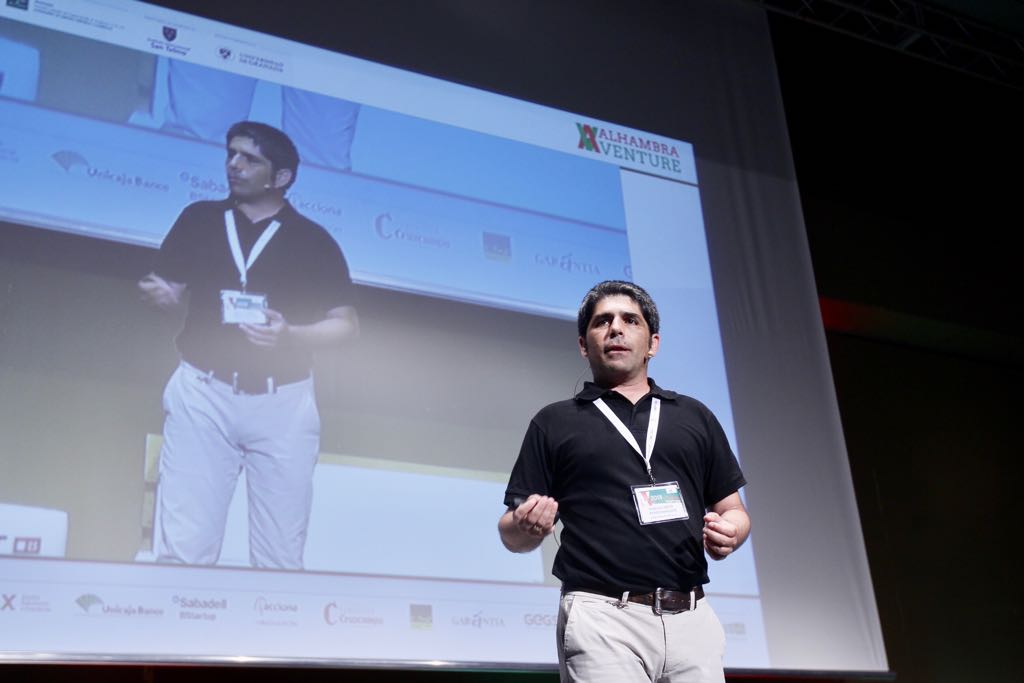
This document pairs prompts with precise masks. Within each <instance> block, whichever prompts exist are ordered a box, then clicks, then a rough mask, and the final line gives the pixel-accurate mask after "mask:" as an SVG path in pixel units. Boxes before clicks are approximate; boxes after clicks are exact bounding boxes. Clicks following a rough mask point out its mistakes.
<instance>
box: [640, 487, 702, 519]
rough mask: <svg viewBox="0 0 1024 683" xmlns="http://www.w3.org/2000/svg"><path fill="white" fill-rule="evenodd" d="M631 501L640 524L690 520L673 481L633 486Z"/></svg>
mask: <svg viewBox="0 0 1024 683" xmlns="http://www.w3.org/2000/svg"><path fill="white" fill-rule="evenodd" d="M633 501H634V502H635V503H636V512H637V514H638V515H639V516H640V523H641V524H660V523H661V522H674V521H676V520H680V519H689V518H690V515H689V514H687V512H686V504H685V503H683V492H682V491H680V490H679V484H678V483H676V482H674V481H670V482H668V483H666V484H651V485H647V486H634V487H633Z"/></svg>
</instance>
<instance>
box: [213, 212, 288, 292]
mask: <svg viewBox="0 0 1024 683" xmlns="http://www.w3.org/2000/svg"><path fill="white" fill-rule="evenodd" d="M224 227H225V228H226V229H227V231H228V244H229V245H230V246H231V256H233V257H234V259H235V266H236V267H237V268H238V279H239V281H241V283H242V291H243V292H244V291H245V283H246V282H247V281H248V279H249V277H248V273H249V269H250V268H252V264H254V263H256V259H257V258H259V255H260V254H261V253H263V248H264V247H266V246H267V242H269V241H270V238H271V237H273V236H274V233H275V232H277V229H278V228H280V227H281V223H280V222H279V221H273V222H272V223H271V224H270V225H268V226H267V227H266V229H265V230H264V231H263V234H262V235H260V237H259V239H258V240H256V244H254V245H252V249H251V250H250V251H249V258H248V259H243V258H242V245H241V244H239V242H238V228H237V227H235V214H234V212H233V211H232V210H231V209H228V210H227V211H225V212H224Z"/></svg>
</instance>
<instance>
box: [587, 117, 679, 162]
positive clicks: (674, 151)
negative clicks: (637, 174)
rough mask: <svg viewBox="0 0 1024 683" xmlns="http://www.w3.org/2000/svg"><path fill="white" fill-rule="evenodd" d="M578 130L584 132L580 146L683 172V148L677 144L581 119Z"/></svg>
mask: <svg viewBox="0 0 1024 683" xmlns="http://www.w3.org/2000/svg"><path fill="white" fill-rule="evenodd" d="M576 130H577V131H578V132H579V134H580V139H579V143H578V144H577V145H576V147H577V149H582V150H585V151H587V152H593V153H594V154H600V155H601V156H606V157H611V158H613V159H618V160H620V161H626V162H630V163H634V164H639V165H641V166H646V167H648V168H651V169H655V170H658V171H671V172H673V173H682V172H683V164H682V161H681V160H680V156H679V149H678V148H677V147H676V146H675V145H671V144H666V143H664V142H661V141H659V140H654V139H652V138H646V137H643V136H641V135H633V134H632V133H626V132H623V131H621V130H613V129H611V128H601V127H600V126H594V125H592V124H589V123H579V122H577V123H576Z"/></svg>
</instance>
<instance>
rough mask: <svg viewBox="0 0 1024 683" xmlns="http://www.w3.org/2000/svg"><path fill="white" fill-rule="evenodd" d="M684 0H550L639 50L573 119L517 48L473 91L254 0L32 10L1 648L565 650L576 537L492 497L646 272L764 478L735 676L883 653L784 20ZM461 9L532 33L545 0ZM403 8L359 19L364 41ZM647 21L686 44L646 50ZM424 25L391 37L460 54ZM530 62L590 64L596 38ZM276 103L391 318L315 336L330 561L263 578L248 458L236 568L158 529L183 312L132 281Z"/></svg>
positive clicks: (376, 317)
mask: <svg viewBox="0 0 1024 683" xmlns="http://www.w3.org/2000/svg"><path fill="white" fill-rule="evenodd" d="M167 4H174V3H167ZM556 4H557V3H556ZM680 4H683V3H680ZM683 5H684V6H682V7H673V8H670V9H666V8H661V9H660V10H659V11H663V12H668V13H669V18H670V19H672V20H673V21H669V22H661V23H660V24H659V25H658V27H656V28H655V27H653V23H652V22H654V18H653V17H651V16H648V15H647V14H645V12H647V10H629V9H628V8H617V7H612V6H609V7H604V6H603V5H600V4H599V5H592V4H589V3H567V5H566V6H564V7H562V8H550V7H547V6H546V3H532V4H531V3H527V4H526V6H527V7H529V8H530V11H532V12H533V13H534V14H533V15H531V16H532V18H533V19H537V18H539V19H540V23H545V22H547V23H548V25H549V27H551V26H554V27H562V28H566V29H567V27H569V26H572V25H576V24H577V22H575V21H574V20H573V19H572V18H571V17H570V14H571V12H570V11H569V10H570V9H575V10H576V11H578V12H579V13H580V16H581V17H584V18H581V19H580V20H579V21H580V22H581V23H579V24H578V29H577V30H578V31H582V32H584V33H589V35H590V36H591V37H593V38H596V39H601V40H604V41H605V42H604V43H603V44H604V45H605V48H606V49H607V50H608V51H609V52H610V53H611V57H610V58H613V59H615V60H619V61H620V62H621V66H620V67H617V69H618V70H617V71H614V72H609V73H607V74H605V76H604V78H603V79H602V78H601V77H597V76H594V75H590V76H586V77H582V78H583V79H584V82H585V83H586V84H591V85H592V84H593V83H594V82H595V79H597V80H603V81H604V82H605V84H606V87H605V88H593V87H591V88H589V89H586V88H583V89H581V92H579V93H575V94H574V95H567V96H566V97H567V98H569V99H572V98H573V97H574V98H575V99H572V101H551V100H547V104H553V105H556V106H557V107H558V108H555V107H553V106H547V104H538V103H536V102H537V101H545V98H544V97H543V96H534V97H528V93H521V92H517V93H516V94H517V95H519V97H520V98H523V99H517V98H514V97H511V96H510V95H509V94H501V93H502V92H503V91H504V92H508V91H510V90H514V88H511V87H509V86H508V85H507V83H506V82H503V81H502V79H501V76H500V74H499V75H498V76H497V77H496V80H495V81H493V82H488V81H486V76H483V77H481V79H482V80H480V81H478V82H477V83H476V85H483V86H484V87H486V88H487V89H486V90H484V89H479V88H474V87H468V86H466V85H460V84H458V83H455V82H452V81H446V80H442V79H441V78H438V77H436V76H426V75H423V74H421V73H416V72H414V71H409V70H402V69H398V68H394V67H391V66H386V65H384V64H381V63H375V62H371V61H367V60H364V59H359V58H355V57H351V56H347V55H344V54H341V52H331V51H327V50H325V49H322V48H319V47H313V46H311V45H307V44H303V43H300V42H295V41H294V40H290V39H285V38H282V37H277V36H272V35H268V34H267V33H259V32H256V31H253V30H250V29H248V28H242V27H241V26H238V25H234V24H244V23H245V17H244V16H237V17H230V19H231V23H221V22H218V21H213V20H210V19H206V18H200V17H197V16H193V15H190V14H186V13H183V12H180V11H176V10H173V9H169V8H166V7H158V6H155V5H148V4H144V3H135V2H128V1H120V0H116V1H115V0H103V1H98V0H97V1H89V0H31V1H30V0H24V1H17V2H7V3H6V6H4V7H2V8H0V109H2V110H3V113H2V115H0V169H2V183H0V219H2V220H3V221H4V223H3V226H2V237H0V245H2V247H0V276H2V280H0V284H2V288H0V405H2V410H0V463H2V470H0V594H2V597H3V603H2V604H3V608H2V609H0V627H2V628H3V631H4V633H5V636H4V639H3V643H2V645H0V647H2V648H3V649H2V652H0V659H2V660H6V661H37V660H39V659H47V660H54V659H56V660H59V661H98V660H102V661H111V660H113V661H147V662H181V661H237V659H238V658H251V660H252V661H272V662H291V661H294V662H317V663H327V664H333V665H338V666H342V665H344V666H352V665H355V666H360V665H365V666H396V667H418V666H427V665H442V666H443V665H452V666H462V667H465V666H470V667H474V666H478V667H487V668H495V667H498V668H508V669H551V668H553V667H554V665H555V662H556V652H555V647H554V623H555V617H556V611H557V600H558V594H559V586H558V582H557V580H556V579H555V578H554V577H552V576H551V573H550V567H551V561H552V558H553V556H554V553H555V552H556V550H557V546H556V544H555V540H554V539H553V538H551V539H548V540H547V541H545V543H544V545H543V547H542V548H541V549H540V550H538V551H535V552H533V553H529V554H525V555H514V554H511V553H509V552H507V551H506V550H505V549H504V548H503V547H502V545H501V543H500V541H499V539H498V535H497V531H496V523H497V519H498V517H499V516H500V515H501V513H502V512H503V511H504V508H503V506H502V498H503V493H504V488H505V483H506V481H507V477H508V472H509V470H510V468H511V465H512V463H513V462H514V459H515V456H516V453H517V452H518V448H519V444H520V441H521V439H522V436H523V432H524V430H525V428H526V425H527V423H528V422H529V420H530V418H531V416H532V415H533V414H534V413H535V412H536V411H537V410H538V409H539V408H540V407H542V406H543V405H545V404H546V403H550V402H552V401H555V400H560V399H563V398H568V397H570V396H572V395H573V394H574V392H575V390H578V388H579V386H580V385H581V383H582V381H583V379H585V378H587V377H588V375H587V373H586V365H585V363H584V361H583V360H582V359H581V358H580V356H579V352H578V350H577V348H576V332H575V312H576V308H577V306H578V304H579V300H580V299H581V297H582V295H583V294H584V293H585V292H586V290H587V289H589V287H590V286H592V285H593V284H594V283H596V282H597V281H599V280H603V279H626V280H632V281H635V282H637V283H639V284H642V285H643V286H645V287H646V288H647V289H648V290H649V291H650V292H651V293H652V295H653V296H654V298H655V300H656V301H657V302H658V303H659V307H660V308H661V315H662V320H663V328H662V340H663V341H662V351H661V353H660V354H659V356H658V358H657V359H656V362H655V363H654V364H653V365H652V375H653V376H654V377H655V378H656V379H657V381H658V382H659V384H661V385H662V386H666V387H671V388H673V389H676V390H679V391H681V392H684V393H687V394H689V395H692V396H695V397H697V398H699V399H700V400H701V401H703V402H704V403H705V404H707V405H708V406H709V407H710V408H711V409H712V410H713V411H714V412H715V414H716V415H717V416H718V418H719V420H720V421H721V423H722V425H723V427H724V429H725V431H726V434H727V435H728V437H729V440H730V443H731V444H732V445H733V448H734V450H735V451H736V453H737V454H738V457H739V458H740V461H741V464H742V466H743V468H744V472H745V473H746V476H747V479H748V480H749V482H750V484H749V486H748V487H747V489H746V490H745V491H744V495H745V497H746V502H747V504H748V506H749V508H750V511H751V516H752V518H753V522H754V533H753V535H752V537H751V540H750V542H748V543H747V544H746V545H745V546H744V547H743V549H742V550H741V552H739V553H738V554H737V555H735V556H733V557H730V558H729V559H728V560H727V561H725V562H720V563H712V566H711V568H710V575H711V583H710V584H709V585H708V587H707V589H708V594H709V596H710V600H711V601H712V604H713V605H714V607H715V609H716V611H717V613H718V614H719V616H720V618H721V620H722V622H723V625H724V627H725V630H726V635H727V639H728V645H727V653H726V665H727V667H728V668H729V669H731V670H777V671H779V670H814V671H837V672H839V671H841V672H878V671H885V670H886V666H887V665H886V659H885V653H884V648H883V646H882V641H881V633H880V627H879V623H878V616H877V611H876V609H875V602H874V594H873V591H872V588H871V583H870V576H869V572H868V566H867V560H866V557H865V553H864V547H863V541H862V538H861V533H860V527H859V522H858V517H857V509H856V503H855V500H854V497H853V490H852V486H851V483H850V477H849V471H848V465H847V463H846V455H845V448H844V445H843V439H842V430H841V426H840V424H839V419H838V412H837V409H836V404H835V396H834V391H833V388H832V385H831V378H830V371H829V366H828V359H827V354H826V349H825V344H824V335H823V333H822V329H821V321H820V316H819V314H818V312H817V309H816V298H815V294H814V282H813V274H812V272H811V268H810V263H809V258H808V254H807V246H806V240H805V237H804V234H803V225H802V219H801V217H800V212H799V203H798V196H797V190H796V184H795V180H794V178H793V173H792V164H791V160H790V155H789V151H788V147H787V142H786V132H785V127H784V121H783V118H782V114H781V103H780V101H779V96H778V89H777V86H776V82H775V75H774V67H773V65H772V62H771V51H770V45H769V42H768V38H767V28H766V25H765V22H764V18H763V16H762V15H761V13H760V12H759V11H758V10H754V9H752V8H750V7H748V6H746V5H743V4H741V3H735V4H734V3H731V2H725V3H692V4H683ZM585 8H586V9H585ZM435 9H436V13H437V17H436V19H437V22H438V26H441V25H442V24H447V25H449V26H454V25H458V22H460V21H461V22H473V21H479V22H480V24H479V30H480V31H483V32H484V34H485V35H486V31H487V30H494V31H496V33H497V36H498V37H499V38H500V37H502V36H504V37H505V38H506V39H507V38H508V35H507V34H505V33H502V31H501V29H499V28H497V27H498V26H499V25H500V24H501V23H502V22H503V20H508V19H516V18H518V19H522V14H519V12H524V11H525V10H524V9H523V8H519V9H518V10H517V9H515V8H507V7H504V5H503V4H502V3H482V4H481V6H477V7H476V8H475V9H471V8H470V5H469V4H465V5H459V4H448V5H445V4H443V3H441V4H438V5H437V6H436V8H435ZM631 11H633V12H635V15H630V14H629V13H630V12H631ZM651 11H654V10H651ZM239 12H240V13H241V12H242V10H241V5H240V6H239ZM377 12H379V13H380V16H377V15H375V14H374V10H373V9H369V8H363V9H361V10H358V11H357V10H355V9H351V16H350V19H351V25H349V26H347V27H345V28H344V29H343V30H340V31H339V33H338V44H337V45H331V46H330V47H332V48H335V49H338V50H340V51H343V50H344V48H345V45H344V38H345V35H346V31H347V32H348V33H347V35H350V36H354V35H356V33H358V32H359V31H361V30H362V31H365V30H367V28H368V27H371V26H374V25H375V23H376V22H378V21H380V20H381V18H383V17H387V16H388V13H387V10H377ZM487 12H493V13H494V17H495V18H496V19H495V21H493V22H488V21H483V20H482V19H481V17H483V16H484V14H486V13H487ZM503 13H504V14H503ZM287 16H288V14H287V12H283V11H282V13H281V18H282V21H283V22H284V24H282V25H287ZM630 17H634V18H635V19H636V20H637V21H647V22H648V23H647V25H646V28H647V30H649V31H651V32H652V34H651V35H648V36H647V37H646V39H647V40H648V41H652V42H653V43H654V44H655V49H654V50H652V51H653V52H656V51H657V50H667V49H672V50H677V52H674V53H672V54H671V55H670V56H669V58H667V59H665V60H664V61H663V62H658V63H655V62H653V61H651V52H652V51H647V52H645V51H643V50H640V51H639V52H636V53H634V52H635V51H633V50H631V49H630V44H629V42H628V41H623V42H621V43H620V44H618V45H616V43H615V41H614V40H612V38H614V37H616V36H619V37H621V36H622V31H621V27H620V24H621V22H622V21H623V20H624V19H625V18H630ZM307 21H309V19H307ZM654 23H657V22H654ZM294 24H295V27H294V28H293V30H295V31H301V22H300V21H299V20H298V19H295V20H294ZM517 26H518V27H519V29H522V28H523V27H522V24H518V25H517ZM388 30H389V29H388V28H387V27H379V31H380V39H381V40H382V41H385V42H386V38H387V37H388V33H387V32H388ZM448 30H449V31H453V32H454V33H458V31H455V30H453V29H448ZM438 31H439V32H440V33H441V34H442V35H446V34H444V29H438ZM282 33H283V34H285V35H289V37H291V38H294V37H298V38H301V37H302V36H301V35H298V36H296V35H293V34H290V33H289V32H288V31H286V30H283V29H282ZM427 33H429V31H427ZM545 35H548V34H545ZM576 37H577V38H579V39H580V40H582V38H580V37H579V36H576ZM419 40H421V42H420V43H416V42H415V41H413V42H412V43H406V44H404V45H403V46H402V47H401V48H395V50H396V51H395V53H394V57H392V61H394V62H399V63H403V65H404V66H409V62H410V60H414V59H415V55H416V54H417V52H418V51H425V52H428V53H429V51H430V50H431V49H433V50H435V51H437V50H440V49H442V48H441V47H440V42H441V41H437V40H435V41H432V39H431V38H430V37H428V36H424V37H421V38H420V39H419ZM548 40H553V38H551V36H550V35H548ZM496 42H497V43H498V44H499V47H498V48H496V49H509V48H508V45H514V44H515V41H506V42H507V43H508V44H507V45H505V47H504V48H501V45H500V44H501V42H502V41H501V40H497V39H496ZM665 46H673V47H671V48H668V47H665ZM541 52H543V50H541ZM410 55H411V56H410ZM514 56H515V58H516V59H522V62H523V64H522V67H521V68H522V69H523V73H527V74H530V73H532V74H536V75H537V77H538V78H542V76H540V75H541V74H546V73H551V74H556V75H557V74H561V75H562V78H563V81H562V82H564V79H565V78H566V76H565V74H566V73H567V72H568V71H570V70H571V69H573V68H575V64H576V63H575V62H572V61H571V58H569V57H567V58H566V62H565V66H561V67H559V66H554V67H552V66H551V62H550V60H549V59H548V58H549V57H550V55H545V54H538V55H531V54H530V50H529V49H527V48H526V47H523V52H522V54H520V55H514ZM531 60H532V61H531ZM631 60H632V61H631ZM499 71H500V70H499ZM481 73H483V74H486V69H485V68H484V69H482V71H481ZM501 73H506V74H507V71H501ZM438 75H441V76H444V75H445V74H438ZM552 77H556V76H552ZM506 78H507V76H506ZM587 79H590V80H587ZM623 79H633V80H634V81H643V82H645V83H646V84H643V83H640V84H638V83H635V82H634V83H631V84H630V85H628V86H626V85H623V87H622V88H617V87H616V83H620V82H622V80H623ZM638 90H641V91H644V90H646V91H651V90H657V91H658V94H657V96H656V97H651V99H650V101H649V102H648V104H650V102H652V101H654V102H656V101H660V102H661V103H662V107H661V108H659V109H658V110H657V111H652V110H646V109H643V108H641V107H640V105H638V104H637V103H635V102H634V101H633V100H631V98H630V95H629V94H630V93H635V92H637V91H638ZM530 99H533V100H534V101H529V100H530ZM556 99H557V98H556ZM572 112H580V113H572ZM587 112H590V113H587ZM243 119H249V120H255V121H262V122H266V123H269V124H271V125H274V126H276V127H279V128H282V129H283V130H285V131H286V132H287V133H288V134H289V135H290V136H291V137H292V138H293V140H294V141H295V143H296V145H297V147H298V150H299V153H300V156H301V158H302V163H301V165H300V167H299V169H298V173H297V180H296V182H295V185H294V186H293V187H292V188H291V189H290V190H289V192H288V198H289V200H290V202H291V203H292V204H293V206H294V207H295V208H296V209H297V210H298V211H299V212H300V213H301V214H303V215H305V216H307V217H308V218H310V219H312V220H314V221H316V222H317V223H319V224H321V225H322V226H324V228H326V229H327V231H328V232H329V233H330V235H331V237H332V238H333V239H334V240H335V241H336V242H337V244H338V245H339V246H340V248H341V249H342V251H343V253H344V255H345V258H346V260H347V263H348V266H349V269H350V273H351V277H352V280H353V282H354V283H355V285H356V296H355V299H354V301H353V304H354V306H355V308H356V309H357V311H358V314H359V319H360V326H361V334H360V336H359V338H358V339H356V340H354V341H351V342H349V343H348V344H346V345H344V346H343V347H341V348H338V349H336V350H331V351H326V352H323V353H320V354H318V356H317V358H316V363H315V381H316V392H317V401H318V404H319V409H320V419H321V425H322V431H321V441H320V456H319V459H318V461H317V463H316V466H315V469H314V475H313V481H314V491H313V503H312V512H311V517H310V525H309V533H308V538H307V541H306V545H305V555H304V565H303V569H302V570H301V571H271V570H259V569H254V568H252V567H250V553H249V551H250V549H249V547H248V515H247V501H246V487H245V484H244V482H241V483H239V485H238V487H237V488H236V490H235V494H234V498H233V499H232V501H231V506H230V510H229V513H228V520H227V532H226V535H225V539H224V544H223V547H222V549H221V552H220V555H219V559H218V561H217V562H216V565H215V566H187V565H172V564H165V563H161V562H156V561H155V560H156V558H155V556H154V552H153V539H154V538H155V537H157V536H159V534H160V532H161V530H160V528H159V520H158V519H157V518H155V517H154V508H155V505H156V500H157V497H158V496H159V495H160V490H159V489H160V487H159V483H160V482H159V480H158V478H157V476H156V472H157V470H158V467H159V457H160V447H161V439H162V436H161V433H162V427H161V425H162V420H163V409H162V406H161V392H162V390H163V386H164V383H165V382H166V381H167V378H168V377H169V376H170V375H171V373H172V372H173V371H174V368H175V367H176V366H177V364H178V357H177V353H176V351H175V346H174V341H173V340H174V336H175V334H176V333H177V331H178V330H179V328H180V326H181V318H180V317H176V316H174V315H170V316H168V315H163V314H160V313H159V312H157V311H154V310H152V309H151V308H149V307H147V306H145V305H144V304H143V303H141V302H140V301H139V297H138V293H137V289H136V282H137V280H139V279H140V278H141V277H143V276H144V275H145V274H146V273H148V272H149V271H150V270H151V269H152V266H153V260H154V257H155V252H156V249H157V248H158V247H159V245H160V244H161V242H162V240H163V239H164V237H165V236H166V235H167V233H168V230H169V229H170V227H171V226H172V224H174V222H175V220H176V218H177V217H178V215H179V214H180V213H181V212H182V210H183V209H184V208H185V207H186V206H188V205H189V204H191V203H194V202H197V201H203V200H215V199H221V198H223V197H225V196H226V194H227V192H228V187H227V180H226V178H225V170H224V157H225V152H224V142H225V141H224V136H225V133H226V131H227V128H228V126H230V125H231V124H232V123H234V122H235V121H239V120H243ZM654 131H657V132H654Z"/></svg>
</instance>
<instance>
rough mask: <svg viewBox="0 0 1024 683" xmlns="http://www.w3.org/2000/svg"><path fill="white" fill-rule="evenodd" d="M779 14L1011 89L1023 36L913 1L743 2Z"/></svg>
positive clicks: (1023, 59) (1023, 86) (1023, 63)
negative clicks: (751, 3)
mask: <svg viewBox="0 0 1024 683" xmlns="http://www.w3.org/2000/svg"><path fill="white" fill-rule="evenodd" d="M748 1H749V2H753V3H754V4H757V5H760V6H761V7H763V8H764V9H766V10H768V11H769V12H775V13H778V14H783V15H786V16H788V17H793V18H795V19H799V20H801V21H805V22H808V23H811V24H815V25H817V26H822V27H824V28H828V29H831V30H833V31H838V32H839V33H843V34H846V35H848V36H852V37H854V38H859V39H861V40H866V41H868V42H870V43H874V44H876V45H881V46H882V47H887V48H890V49H893V50H897V51H899V52H902V53H904V54H907V55H910V56H913V57H918V58H920V59H924V60H926V61H929V62H932V63H934V64H938V65H940V66H944V67H947V68H950V69H953V70H955V71H959V72H961V73H965V74H968V75H971V76H975V77H977V78H982V79H985V80H987V81H992V82H994V83H998V84H1000V85H1003V86H1007V87H1009V88H1013V89H1016V90H1024V38H1022V37H1021V36H1018V35H1014V34H1012V33H1009V32H1007V31H1003V30H1000V29H997V28H995V27H993V26H989V25H986V24H982V23H980V22H978V21H975V20H973V19H969V18H967V17H964V16H962V15H959V14H954V13H953V12H950V11H948V10H945V9H941V8H938V7H935V6H934V5H929V4H927V3H925V2H920V1H915V0H748Z"/></svg>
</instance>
